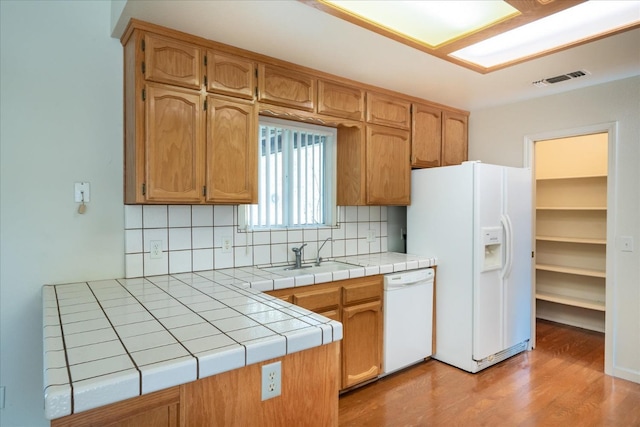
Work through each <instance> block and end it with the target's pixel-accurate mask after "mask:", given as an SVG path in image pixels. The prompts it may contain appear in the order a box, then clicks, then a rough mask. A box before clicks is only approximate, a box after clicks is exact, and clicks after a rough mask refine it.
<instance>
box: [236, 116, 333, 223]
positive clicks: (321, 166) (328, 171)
mask: <svg viewBox="0 0 640 427" xmlns="http://www.w3.org/2000/svg"><path fill="white" fill-rule="evenodd" d="M335 141H336V130H335V129H333V128H329V127H323V126H316V125H310V124H306V123H298V122H291V121H286V120H278V119H272V118H260V128H259V133H258V204H257V205H251V206H250V207H249V209H248V212H247V216H248V218H246V225H247V226H248V227H249V228H252V229H260V228H285V227H318V226H322V225H333V224H334V217H335V214H334V212H335V164H336V160H335V159H336V155H335V152H336V151H335V148H334V145H335Z"/></svg>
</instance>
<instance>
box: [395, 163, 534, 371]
mask: <svg viewBox="0 0 640 427" xmlns="http://www.w3.org/2000/svg"><path fill="white" fill-rule="evenodd" d="M531 203H532V188H531V170H530V169H528V168H527V169H523V168H512V167H505V166H497V165H490V164H484V163H480V162H464V163H463V164H461V165H457V166H447V167H439V168H431V169H417V170H414V171H412V173H411V205H410V206H409V207H407V253H409V254H417V255H430V256H432V255H435V256H437V259H438V264H437V269H436V278H435V286H436V291H435V310H436V314H435V343H436V344H435V353H434V355H433V356H432V357H433V358H434V359H437V360H440V361H442V362H445V363H448V364H450V365H453V366H456V367H458V368H460V369H464V370H465V371H469V372H478V371H480V370H482V369H484V368H486V367H489V366H491V365H494V364H496V363H498V362H500V361H502V360H504V359H506V358H508V357H511V356H513V355H515V354H517V353H519V352H521V351H523V350H526V349H530V348H531V347H530V344H529V342H530V339H531V309H532V298H533V296H532V285H531V272H532V261H533V260H532V254H533V252H532V251H533V247H532V239H531V235H532V223H531V217H532V215H531V209H532V207H531Z"/></svg>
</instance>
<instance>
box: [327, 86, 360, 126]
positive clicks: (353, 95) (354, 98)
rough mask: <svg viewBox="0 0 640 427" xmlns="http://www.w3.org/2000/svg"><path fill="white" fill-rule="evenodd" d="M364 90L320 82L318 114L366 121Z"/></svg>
mask: <svg viewBox="0 0 640 427" xmlns="http://www.w3.org/2000/svg"><path fill="white" fill-rule="evenodd" d="M364 94H365V92H364V90H363V89H360V88H357V87H353V86H347V85H344V84H340V83H336V82H331V81H328V80H318V113H320V114H327V115H329V116H335V117H344V118H345V119H353V120H363V119H364Z"/></svg>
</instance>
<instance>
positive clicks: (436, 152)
mask: <svg viewBox="0 0 640 427" xmlns="http://www.w3.org/2000/svg"><path fill="white" fill-rule="evenodd" d="M411 124H412V126H411V166H413V167H416V168H430V167H435V166H440V149H441V145H442V111H441V110H440V109H439V108H435V107H430V106H428V105H421V104H413V118H412V123H411Z"/></svg>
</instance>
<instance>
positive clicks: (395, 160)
mask: <svg viewBox="0 0 640 427" xmlns="http://www.w3.org/2000/svg"><path fill="white" fill-rule="evenodd" d="M410 155H411V144H410V135H409V131H405V130H402V129H393V128H388V127H385V126H375V125H368V126H367V141H366V167H367V204H370V205H393V206H404V205H408V204H410V203H411V165H410V163H409V156H410Z"/></svg>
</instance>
